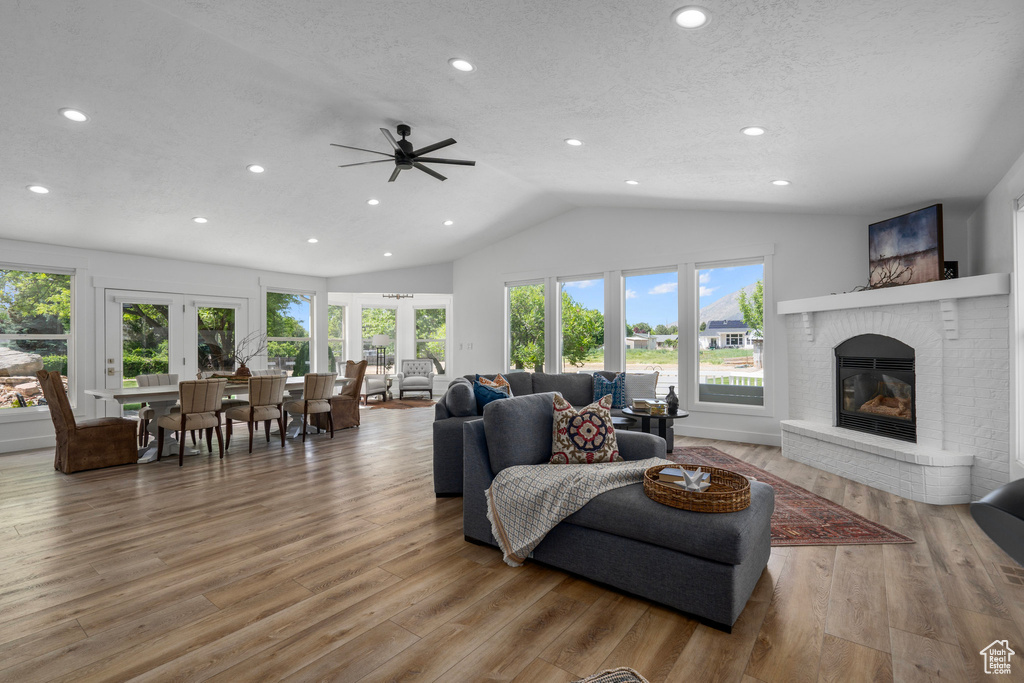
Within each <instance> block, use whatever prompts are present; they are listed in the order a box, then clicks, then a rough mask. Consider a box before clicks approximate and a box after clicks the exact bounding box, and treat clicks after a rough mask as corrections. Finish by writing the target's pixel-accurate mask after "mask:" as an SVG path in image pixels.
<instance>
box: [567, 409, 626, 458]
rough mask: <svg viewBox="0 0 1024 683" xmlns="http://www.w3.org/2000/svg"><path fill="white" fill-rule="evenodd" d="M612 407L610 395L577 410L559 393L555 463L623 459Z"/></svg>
mask: <svg viewBox="0 0 1024 683" xmlns="http://www.w3.org/2000/svg"><path fill="white" fill-rule="evenodd" d="M611 406H612V397H611V395H606V396H602V397H601V399H600V400H598V401H596V402H595V403H591V404H590V405H588V406H586V407H585V408H580V409H579V410H577V409H576V408H573V407H572V405H570V404H569V402H568V401H566V400H565V399H564V398H562V397H561V396H558V395H557V394H556V395H555V398H554V413H555V417H554V421H553V423H552V436H551V464H553V465H565V464H572V465H589V464H590V463H595V462H615V461H621V460H622V456H621V455H619V446H618V442H617V440H616V438H615V427H613V426H612V414H611Z"/></svg>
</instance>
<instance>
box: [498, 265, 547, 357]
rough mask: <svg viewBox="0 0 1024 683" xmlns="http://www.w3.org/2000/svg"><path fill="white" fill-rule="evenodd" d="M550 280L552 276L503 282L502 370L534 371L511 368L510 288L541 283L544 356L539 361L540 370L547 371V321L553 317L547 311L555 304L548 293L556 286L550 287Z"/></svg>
mask: <svg viewBox="0 0 1024 683" xmlns="http://www.w3.org/2000/svg"><path fill="white" fill-rule="evenodd" d="M551 281H554V278H532V279H529V280H515V281H509V282H506V283H505V341H504V344H503V346H504V349H505V352H504V356H505V358H504V360H503V361H502V367H503V368H504V372H506V373H509V372H536V370H533V369H529V370H528V369H526V368H523V369H521V370H520V369H513V368H512V290H513V289H514V288H516V287H529V286H531V285H541V286H543V287H544V358H543V360H542V362H541V367H542V368H543V369H542V370H541V372H544V373H547V372H549V370H548V366H549V363H548V357H549V356H550V355H551V352H550V349H549V345H551V344H552V340H551V336H550V335H549V334H548V323H549V322H550V321H551V319H552V318H553V316H552V315H549V313H550V312H551V311H552V308H553V306H555V305H556V304H553V303H552V300H551V299H550V298H549V297H548V293H549V292H550V291H552V289H557V287H554V288H553V287H551V286H550V285H551Z"/></svg>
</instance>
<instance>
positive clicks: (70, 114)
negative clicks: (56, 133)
mask: <svg viewBox="0 0 1024 683" xmlns="http://www.w3.org/2000/svg"><path fill="white" fill-rule="evenodd" d="M60 113H61V116H63V117H64V118H66V119H68V120H70V121H75V122H77V123H82V122H83V121H88V120H89V117H88V116H86V115H85V113H84V112H80V111H78V110H77V109H61V110H60Z"/></svg>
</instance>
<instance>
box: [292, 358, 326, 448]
mask: <svg viewBox="0 0 1024 683" xmlns="http://www.w3.org/2000/svg"><path fill="white" fill-rule="evenodd" d="M305 379H306V381H305V384H303V386H302V400H300V401H289V402H288V403H285V404H284V409H285V410H287V411H288V412H289V413H292V414H293V415H298V414H299V413H302V441H303V443H305V441H306V425H308V424H309V416H310V415H313V414H316V413H327V424H328V426H329V427H330V430H331V438H332V439H333V438H334V418H333V417H331V401H330V398H331V394H333V393H334V382H335V380H337V379H338V373H336V372H310V373H308V374H306V378H305Z"/></svg>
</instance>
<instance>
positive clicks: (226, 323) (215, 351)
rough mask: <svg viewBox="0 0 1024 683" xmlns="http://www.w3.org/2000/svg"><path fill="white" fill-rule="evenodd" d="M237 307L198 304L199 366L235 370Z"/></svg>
mask: <svg viewBox="0 0 1024 683" xmlns="http://www.w3.org/2000/svg"><path fill="white" fill-rule="evenodd" d="M235 313H236V311H235V309H234V308H224V307H220V306H197V307H196V329H197V330H198V332H199V338H198V340H197V342H198V351H197V358H198V359H199V363H198V364H199V367H200V368H203V369H204V370H210V371H214V372H220V373H229V374H230V373H232V372H234V371H235V333H236V331H237V330H236V328H235Z"/></svg>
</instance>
